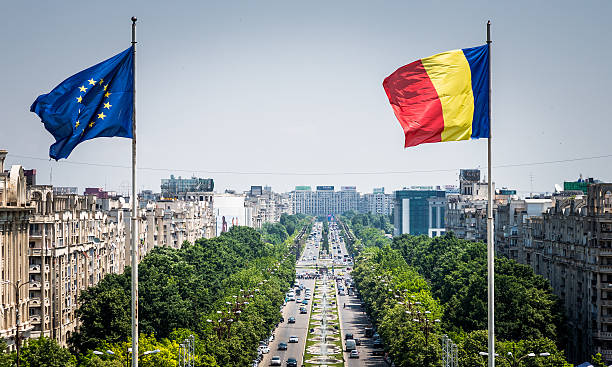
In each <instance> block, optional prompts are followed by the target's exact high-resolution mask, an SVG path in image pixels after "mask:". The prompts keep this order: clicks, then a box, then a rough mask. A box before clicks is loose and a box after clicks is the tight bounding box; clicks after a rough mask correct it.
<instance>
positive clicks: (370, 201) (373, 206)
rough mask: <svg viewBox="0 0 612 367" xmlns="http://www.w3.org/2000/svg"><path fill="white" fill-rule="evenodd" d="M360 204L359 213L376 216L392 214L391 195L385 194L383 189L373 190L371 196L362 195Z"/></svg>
mask: <svg viewBox="0 0 612 367" xmlns="http://www.w3.org/2000/svg"><path fill="white" fill-rule="evenodd" d="M361 203H362V204H361V207H360V212H361V213H370V214H377V215H391V214H392V213H393V195H391V194H385V189H384V188H383V187H381V188H375V189H374V190H373V191H372V193H371V194H370V193H368V194H363V195H362V198H361Z"/></svg>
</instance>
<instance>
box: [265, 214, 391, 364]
mask: <svg viewBox="0 0 612 367" xmlns="http://www.w3.org/2000/svg"><path fill="white" fill-rule="evenodd" d="M324 236H327V238H324ZM352 267H353V259H352V257H351V256H350V255H349V253H348V251H347V249H346V245H345V242H344V239H343V238H342V236H341V234H340V230H339V228H338V226H337V224H336V222H334V221H330V222H328V223H325V224H324V223H323V222H320V221H318V222H315V223H314V224H313V226H312V230H311V233H310V234H309V235H308V238H307V239H306V243H305V246H304V249H303V251H302V253H301V256H300V257H299V259H298V261H297V264H296V279H295V282H294V284H293V287H292V288H290V289H288V290H287V292H286V294H285V302H284V304H283V306H282V308H281V315H282V317H281V319H280V321H279V323H278V325H277V326H276V328H275V330H274V332H273V334H272V336H271V337H270V338H269V340H265V341H261V342H260V346H259V349H258V352H259V358H258V359H257V360H255V361H253V367H259V366H289V367H292V366H295V367H297V366H319V365H329V366H350V367H353V366H354V367H361V366H373V367H376V366H381V367H382V366H388V364H387V363H386V362H385V360H384V358H383V357H384V349H383V342H382V340H381V339H380V337H379V336H378V334H377V333H376V332H375V330H374V328H373V327H372V325H371V323H370V321H369V319H368V316H367V314H366V313H365V311H364V309H363V307H362V302H361V301H360V299H359V292H358V290H357V289H356V288H355V286H354V283H353V281H352V279H351V276H350V273H351V270H352Z"/></svg>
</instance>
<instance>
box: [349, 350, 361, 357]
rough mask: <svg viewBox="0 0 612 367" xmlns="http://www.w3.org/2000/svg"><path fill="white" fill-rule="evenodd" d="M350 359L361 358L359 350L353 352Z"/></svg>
mask: <svg viewBox="0 0 612 367" xmlns="http://www.w3.org/2000/svg"><path fill="white" fill-rule="evenodd" d="M349 358H359V352H358V351H357V349H353V350H351V354H349Z"/></svg>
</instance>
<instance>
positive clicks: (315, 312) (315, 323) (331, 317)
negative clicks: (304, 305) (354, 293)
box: [303, 280, 344, 367]
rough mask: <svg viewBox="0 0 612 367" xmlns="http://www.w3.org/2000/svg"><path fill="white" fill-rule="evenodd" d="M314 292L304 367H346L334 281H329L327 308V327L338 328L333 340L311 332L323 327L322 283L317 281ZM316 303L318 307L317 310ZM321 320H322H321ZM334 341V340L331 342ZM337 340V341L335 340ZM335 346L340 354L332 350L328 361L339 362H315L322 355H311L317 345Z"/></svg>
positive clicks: (328, 355)
mask: <svg viewBox="0 0 612 367" xmlns="http://www.w3.org/2000/svg"><path fill="white" fill-rule="evenodd" d="M314 288H315V289H314V291H313V299H312V305H311V312H310V318H309V322H308V334H307V337H306V343H305V347H304V358H303V360H304V366H307V367H315V366H320V365H323V364H325V365H330V366H337V367H342V366H344V355H343V353H342V337H341V336H340V323H339V321H338V320H339V319H338V309H337V300H336V285H335V282H333V280H328V281H327V296H328V297H327V300H328V306H329V307H328V308H327V315H328V317H327V327H328V328H329V327H331V328H332V329H334V326H336V327H337V329H335V330H338V334H336V335H334V336H333V338H326V340H321V335H319V334H316V333H315V332H311V330H315V328H317V327H318V328H320V327H321V326H322V315H323V312H322V309H321V307H320V306H321V304H322V302H323V292H322V290H321V288H322V285H321V283H320V281H318V280H317V281H315V287H314ZM315 303H316V304H317V307H316V308H315V306H314V305H315ZM319 319H320V320H319ZM330 339H332V340H330ZM333 339H337V340H333ZM324 343H325V344H328V346H329V345H333V346H334V347H335V349H337V351H338V353H333V352H334V351H333V350H331V351H329V352H328V354H327V359H328V360H337V361H338V362H327V361H323V360H321V361H319V362H314V361H316V359H317V358H318V357H320V356H321V354H316V353H314V354H313V353H311V352H310V351H309V348H311V347H316V346H317V345H319V346H322V345H323V344H324Z"/></svg>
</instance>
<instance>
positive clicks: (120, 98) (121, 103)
mask: <svg viewBox="0 0 612 367" xmlns="http://www.w3.org/2000/svg"><path fill="white" fill-rule="evenodd" d="M132 51H133V49H132V47H130V48H128V49H127V50H125V51H123V52H122V53H120V54H118V55H115V56H113V57H111V58H110V59H108V60H105V61H102V62H101V63H99V64H97V65H94V66H92V67H90V68H89V69H86V70H83V71H81V72H80V73H78V74H75V75H73V76H71V77H70V78H68V79H66V80H64V81H63V82H62V83H61V84H60V85H58V86H57V87H55V88H54V89H53V90H52V91H51V92H50V93H48V94H43V95H41V96H39V97H38V98H36V101H34V103H33V104H32V107H30V111H32V112H35V113H36V114H37V115H38V116H39V117H40V119H41V120H42V122H43V123H44V124H45V129H47V130H48V131H49V132H50V133H51V134H52V135H53V137H54V138H55V144H53V145H51V148H50V149H49V156H50V157H51V158H53V159H55V160H59V159H61V158H67V157H68V156H69V155H70V152H72V150H73V149H74V148H75V147H76V146H77V145H78V144H79V143H81V142H83V141H85V140H89V139H93V138H97V137H100V136H105V137H112V136H119V137H124V138H132V137H133V134H132V113H133V111H134V93H133V92H134V57H133V52H132Z"/></svg>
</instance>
